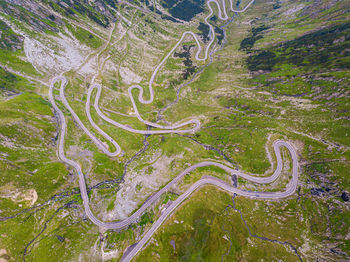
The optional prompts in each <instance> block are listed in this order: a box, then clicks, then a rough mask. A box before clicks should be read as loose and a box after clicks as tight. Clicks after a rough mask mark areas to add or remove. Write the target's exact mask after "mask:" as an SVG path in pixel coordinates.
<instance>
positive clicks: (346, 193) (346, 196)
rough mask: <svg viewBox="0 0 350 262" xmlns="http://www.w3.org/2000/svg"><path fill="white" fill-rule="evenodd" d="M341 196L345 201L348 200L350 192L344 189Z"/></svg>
mask: <svg viewBox="0 0 350 262" xmlns="http://www.w3.org/2000/svg"><path fill="white" fill-rule="evenodd" d="M341 198H342V199H343V200H344V201H345V202H348V201H349V199H350V194H349V192H347V191H344V192H343V193H342V194H341Z"/></svg>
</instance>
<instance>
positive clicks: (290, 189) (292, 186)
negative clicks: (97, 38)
mask: <svg viewBox="0 0 350 262" xmlns="http://www.w3.org/2000/svg"><path fill="white" fill-rule="evenodd" d="M232 1H233V0H231V2H230V3H231V10H232V11H235V12H244V11H245V10H246V9H247V8H248V7H249V6H250V5H251V4H252V3H253V2H254V0H253V1H251V2H250V3H249V4H248V5H247V6H246V7H245V8H244V9H243V10H233V2H232ZM211 3H214V4H216V5H217V7H218V10H219V14H218V16H219V18H220V19H222V20H226V19H228V16H227V14H226V7H225V0H222V5H223V8H222V10H221V9H220V5H219V2H218V0H209V1H208V2H207V5H208V8H209V9H210V14H209V15H208V16H207V17H206V18H205V21H206V23H207V24H208V26H209V27H210V32H211V33H210V36H211V40H210V42H209V44H208V46H207V48H206V50H205V55H204V57H203V58H200V57H199V55H200V53H201V46H200V43H199V41H198V39H197V36H196V35H195V34H194V33H193V32H185V33H184V34H183V35H182V37H181V39H180V40H179V41H178V42H177V44H176V45H175V46H174V47H173V49H172V50H171V51H170V52H169V53H168V54H167V56H166V57H165V58H164V59H163V60H162V61H161V63H160V64H159V65H158V66H157V68H156V69H155V71H154V72H153V75H152V77H151V79H150V82H149V90H150V98H149V99H148V100H145V99H143V88H142V87H140V86H132V87H130V88H129V90H128V92H129V96H130V98H131V101H132V104H133V107H134V110H135V113H136V115H137V117H138V119H139V120H140V121H141V122H143V123H145V124H147V125H151V126H153V127H156V128H159V129H165V130H138V129H134V128H131V127H129V126H126V125H123V124H120V123H118V122H116V121H114V120H112V119H110V118H108V117H107V116H105V115H104V114H103V112H102V111H101V110H100V108H99V105H98V101H99V98H100V95H101V85H99V84H93V85H91V87H90V88H89V90H88V99H87V102H86V107H85V109H86V114H87V116H88V119H89V122H90V123H91V124H92V126H93V127H94V128H95V129H96V130H97V131H98V132H99V133H100V134H101V135H102V136H104V137H105V138H106V139H107V140H108V141H110V142H111V143H112V144H113V145H114V146H115V148H116V150H115V151H114V152H110V151H109V150H108V148H107V146H106V145H105V144H104V143H103V142H101V141H100V140H99V139H98V138H96V136H95V135H94V134H92V133H91V132H90V131H89V130H88V129H87V128H86V127H85V126H84V124H83V123H82V122H81V120H80V119H79V117H78V116H77V114H76V113H75V112H74V110H73V109H72V108H71V107H70V105H69V103H68V101H67V100H66V98H65V95H64V88H65V86H66V84H67V80H66V78H65V77H63V76H58V77H55V78H53V79H52V81H51V85H50V88H49V100H50V102H51V103H52V105H53V108H54V110H55V113H56V116H57V117H58V119H59V121H60V123H61V125H60V134H61V135H60V138H59V144H58V154H59V158H60V159H61V160H62V161H63V162H65V163H66V164H68V165H70V166H72V167H73V168H74V169H75V170H76V171H77V173H78V176H79V188H80V192H81V197H82V199H83V205H84V209H85V213H86V215H87V217H88V218H89V219H90V220H91V221H92V222H93V223H94V224H95V225H97V226H100V227H103V228H106V229H122V228H125V227H127V226H129V225H130V224H131V223H134V222H136V221H137V220H138V219H139V218H140V216H141V214H142V213H143V212H144V211H145V210H146V209H147V208H148V207H149V206H150V205H152V204H153V203H154V202H155V201H156V200H157V199H159V197H160V196H161V195H162V194H163V193H165V192H166V191H167V190H169V189H170V187H172V186H173V185H175V184H176V183H177V182H179V181H180V180H181V179H182V178H183V177H184V176H185V175H186V174H188V173H190V172H191V171H193V170H195V169H196V168H199V167H205V166H216V167H219V168H221V169H223V170H225V171H226V172H227V173H229V174H235V175H237V176H240V177H242V178H244V179H246V180H249V181H251V182H254V183H260V184H266V183H271V182H273V181H275V180H276V179H277V178H278V177H279V175H280V174H281V171H282V166H283V163H282V157H281V152H280V148H281V147H286V148H287V149H288V151H289V153H290V156H291V159H292V163H293V168H292V180H291V182H290V183H289V184H288V185H287V188H286V190H285V191H283V192H251V191H245V190H240V189H237V188H234V187H232V186H230V185H228V184H226V183H225V182H224V181H222V180H220V179H218V178H214V177H203V178H201V179H200V180H198V181H197V182H196V183H194V184H193V185H192V186H191V187H190V188H189V189H188V190H186V191H185V192H184V193H183V194H182V195H181V196H179V197H178V199H176V200H175V201H174V202H172V204H171V205H170V206H169V207H168V208H167V209H166V210H165V211H164V212H163V213H162V215H161V216H160V218H159V219H158V220H157V221H156V222H155V223H154V224H153V226H152V228H151V229H150V230H149V231H148V232H147V233H146V235H145V236H144V237H143V238H142V239H141V241H140V242H139V243H138V244H137V245H136V246H135V247H134V248H133V250H132V251H131V252H130V253H129V254H127V255H126V256H125V257H124V258H123V261H129V260H131V259H132V258H133V257H134V256H135V255H136V254H137V252H138V251H139V250H140V249H141V248H142V247H143V245H144V244H145V243H146V242H147V241H148V240H149V239H150V237H151V236H152V235H153V234H154V232H155V231H156V230H157V228H159V226H160V225H161V224H162V223H163V222H164V221H165V219H166V218H167V217H168V216H169V215H170V214H171V212H173V210H174V209H176V207H177V206H178V205H180V204H181V203H182V202H183V201H184V200H185V199H186V198H188V197H189V196H190V195H191V193H192V192H193V191H195V190H197V189H198V188H200V187H202V186H203V185H206V184H211V185H215V186H217V187H219V188H222V189H223V190H225V191H227V192H229V193H236V194H237V195H241V196H246V197H251V198H256V199H280V198H284V197H288V196H290V195H292V194H293V193H294V192H295V190H296V188H297V183H298V161H297V155H296V153H295V150H294V149H293V147H292V146H291V145H290V144H289V143H287V142H285V141H281V140H277V141H275V142H274V151H275V155H276V160H277V167H276V170H275V172H274V173H273V174H272V175H271V176H269V177H259V176H256V175H251V174H245V173H242V172H240V171H238V170H235V169H232V168H231V167H228V166H226V165H223V164H221V163H217V162H212V161H204V162H201V163H197V164H195V165H192V166H191V167H188V168H187V169H185V170H184V171H183V172H181V173H180V174H179V175H177V176H176V177H175V178H174V179H173V180H172V181H170V182H169V183H168V184H167V185H166V186H165V187H163V188H162V189H161V190H159V191H158V192H156V193H154V194H153V195H151V196H150V197H149V198H148V199H147V200H146V201H145V202H144V203H143V205H142V206H141V207H140V208H139V209H138V210H137V211H136V212H135V213H133V214H132V215H131V216H130V217H128V218H126V219H124V220H122V221H115V222H103V221H100V220H99V219H97V218H96V217H95V215H94V214H93V213H92V211H91V209H90V206H89V198H88V194H87V187H86V183H85V177H84V174H83V172H82V170H81V167H80V166H79V164H78V163H77V162H75V161H73V160H71V159H68V158H67V157H66V156H65V154H64V139H65V133H66V127H67V124H66V120H65V117H64V114H63V112H62V111H61V110H60V109H59V108H58V106H57V104H56V102H55V99H54V95H53V89H54V85H55V83H56V82H57V81H61V86H60V99H61V101H62V103H63V104H64V106H65V107H66V108H67V109H68V110H69V112H70V113H71V115H72V116H73V118H74V120H75V121H76V122H77V123H78V125H79V126H80V127H81V128H82V129H83V131H84V132H85V133H86V134H87V135H88V136H89V137H90V138H91V139H92V140H93V142H94V143H95V144H96V145H97V146H98V147H99V148H100V149H101V150H102V151H103V152H104V153H105V154H107V155H108V156H111V157H113V156H117V155H118V154H119V153H120V152H121V148H120V146H119V145H118V143H117V142H116V141H115V140H113V138H111V137H110V136H109V135H108V134H106V133H105V132H104V131H103V130H102V129H101V128H99V127H98V126H97V125H96V124H95V123H94V121H93V119H92V117H91V114H90V101H91V94H92V92H93V90H94V89H97V94H96V97H95V101H94V108H95V110H96V112H97V113H98V115H99V116H100V117H101V118H102V119H104V120H105V121H107V122H109V123H111V124H112V125H114V126H116V127H118V128H122V129H124V130H127V131H129V132H133V133H138V134H162V133H163V134H164V133H184V132H194V131H196V130H197V129H198V128H199V127H200V122H199V120H197V119H194V120H189V121H186V122H183V123H178V124H174V125H168V126H162V125H158V124H155V123H151V122H148V121H145V120H143V119H142V118H141V116H140V114H139V112H138V110H137V107H136V104H135V101H134V99H133V96H132V90H133V89H138V90H139V97H138V99H139V101H140V102H141V103H144V104H149V103H151V102H152V101H153V98H154V92H153V88H152V85H153V82H154V79H155V77H156V74H157V72H158V70H159V69H160V67H161V66H162V65H163V64H164V63H165V61H166V59H168V58H169V56H170V55H171V54H172V53H173V52H174V51H175V49H176V48H177V47H178V46H179V45H180V43H181V42H182V41H183V39H184V38H185V36H186V35H192V36H193V37H194V39H195V41H196V43H197V45H198V50H197V53H196V59H197V60H199V61H205V60H206V59H207V57H208V50H209V48H210V46H211V45H212V43H213V41H214V36H215V34H214V29H213V27H212V26H211V25H210V24H209V23H208V21H207V20H208V19H209V17H211V15H212V14H213V10H212V8H211V5H210V4H211ZM190 124H192V125H194V127H193V128H191V129H187V130H183V129H179V130H176V129H178V128H182V127H184V126H186V125H190Z"/></svg>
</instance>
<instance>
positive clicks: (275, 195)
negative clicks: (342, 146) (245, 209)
mask: <svg viewBox="0 0 350 262" xmlns="http://www.w3.org/2000/svg"><path fill="white" fill-rule="evenodd" d="M281 146H285V147H286V148H287V149H288V151H289V153H290V156H291V158H292V163H293V168H292V180H291V181H290V183H289V184H288V186H287V188H286V190H285V191H283V192H252V191H246V190H241V189H237V188H235V187H232V186H231V185H228V184H227V183H225V182H224V181H222V180H220V179H218V178H215V177H211V176H205V177H202V178H201V179H200V180H198V181H197V182H196V183H194V184H193V185H191V187H190V188H189V189H187V190H186V191H185V192H184V193H183V194H182V195H180V196H179V197H178V198H177V199H176V200H174V201H173V202H172V203H171V204H170V206H168V207H167V208H166V209H165V210H164V211H163V213H162V214H161V216H160V217H159V218H158V220H157V221H156V222H154V223H153V225H152V227H151V228H150V229H149V230H148V232H147V233H146V234H145V235H144V236H143V237H142V239H141V240H140V241H139V242H138V243H137V244H136V245H135V246H134V247H133V249H132V250H131V251H130V252H129V253H128V254H127V255H126V256H125V257H123V258H122V260H121V261H122V262H124V261H125V262H128V261H130V260H131V259H132V258H133V257H134V256H135V255H136V254H137V253H138V252H139V251H140V250H141V248H142V247H143V246H144V245H145V244H146V243H147V241H148V240H149V239H150V238H151V237H152V235H153V234H154V233H155V232H156V230H157V229H158V228H159V227H160V226H161V225H162V223H163V222H164V221H165V220H166V219H167V218H168V217H169V215H170V214H171V213H172V212H173V211H174V210H175V209H176V208H177V207H178V206H179V205H180V204H181V203H182V202H183V201H184V200H185V199H186V198H188V197H189V196H190V195H191V194H192V193H193V192H194V191H195V190H197V189H198V188H200V187H202V186H204V185H214V186H216V187H219V188H221V189H223V190H225V191H227V192H228V193H231V194H237V195H240V196H245V197H250V198H255V199H280V198H285V197H288V196H291V195H293V194H294V193H295V191H296V189H297V185H298V158H297V155H296V153H295V150H294V149H293V147H292V146H291V145H290V144H288V143H286V142H284V141H281V140H278V141H277V142H275V144H274V149H275V154H276V157H277V164H278V166H281V164H282V162H281V158H280V157H281V154H280V147H281ZM277 152H279V154H278V155H277ZM226 168H227V167H226ZM226 168H225V170H226ZM277 170H278V168H277V169H276V171H277ZM276 171H275V173H274V175H272V176H270V177H267V178H261V177H260V178H259V177H254V179H252V180H255V181H256V180H259V179H260V181H261V182H262V183H265V182H266V181H268V180H274V179H275V177H274V176H275V174H276ZM232 173H234V174H237V175H240V176H242V175H243V173H241V172H238V173H237V172H236V173H235V172H232ZM247 177H249V179H248V178H247ZM245 178H246V179H248V180H250V178H253V177H251V176H249V175H246V177H245ZM252 180H250V181H252Z"/></svg>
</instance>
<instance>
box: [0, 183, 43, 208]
mask: <svg viewBox="0 0 350 262" xmlns="http://www.w3.org/2000/svg"><path fill="white" fill-rule="evenodd" d="M0 198H7V199H11V200H12V201H13V202H15V203H22V202H25V203H26V204H28V205H29V206H33V205H34V204H35V202H36V201H37V200H38V194H37V192H36V190H35V189H28V190H20V189H18V188H16V187H15V186H14V185H13V184H7V185H5V186H2V187H0ZM20 205H21V204H20Z"/></svg>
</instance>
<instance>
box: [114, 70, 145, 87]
mask: <svg viewBox="0 0 350 262" xmlns="http://www.w3.org/2000/svg"><path fill="white" fill-rule="evenodd" d="M119 73H120V76H121V77H122V80H123V82H124V83H125V84H127V85H130V84H132V83H136V84H138V83H140V82H141V80H142V77H141V76H139V75H137V74H135V73H134V72H132V71H131V70H130V69H129V68H127V67H120V69H119Z"/></svg>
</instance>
